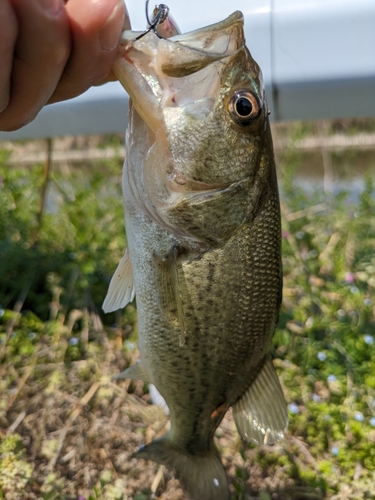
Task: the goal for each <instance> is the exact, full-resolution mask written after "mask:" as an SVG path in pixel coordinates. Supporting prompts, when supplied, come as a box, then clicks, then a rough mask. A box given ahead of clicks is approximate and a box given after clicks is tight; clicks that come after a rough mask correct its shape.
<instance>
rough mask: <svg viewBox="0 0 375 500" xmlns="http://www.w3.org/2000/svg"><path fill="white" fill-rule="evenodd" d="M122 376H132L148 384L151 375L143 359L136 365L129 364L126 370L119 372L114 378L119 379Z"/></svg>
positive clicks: (133, 378)
mask: <svg viewBox="0 0 375 500" xmlns="http://www.w3.org/2000/svg"><path fill="white" fill-rule="evenodd" d="M121 378H130V379H132V380H142V381H143V382H146V383H147V384H148V383H149V382H150V377H149V375H148V373H147V371H146V369H145V367H144V366H143V364H142V362H141V361H137V362H136V363H135V365H132V366H129V368H127V369H126V370H124V371H123V372H121V373H118V374H117V375H115V376H114V377H112V380H119V379H121Z"/></svg>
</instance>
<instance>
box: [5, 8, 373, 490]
mask: <svg viewBox="0 0 375 500" xmlns="http://www.w3.org/2000/svg"><path fill="white" fill-rule="evenodd" d="M127 3H128V6H129V11H130V15H131V18H132V19H133V25H134V28H135V29H143V26H144V24H145V22H144V19H145V15H144V11H143V9H140V8H139V2H138V1H136V0H129V1H128V2H127ZM168 5H169V7H170V8H171V12H172V14H173V15H174V17H175V18H176V19H177V20H178V22H179V25H180V27H181V28H182V30H183V31H186V30H190V29H195V28H198V27H200V26H203V25H206V24H210V23H212V22H216V21H219V20H221V19H222V18H224V17H225V16H227V15H229V14H230V13H231V12H232V11H233V10H235V9H237V10H242V11H243V12H244V15H245V27H246V38H247V44H248V46H249V48H250V50H251V52H252V53H253V55H254V57H255V58H256V60H257V61H258V62H259V64H260V65H261V67H262V69H263V72H264V79H265V83H266V87H267V92H268V101H269V106H270V109H271V111H272V114H271V118H272V119H273V122H272V131H273V138H274V147H275V154H276V159H277V166H278V176H279V186H280V193H281V206H282V224H283V233H282V236H283V265H284V300H283V305H282V310H281V316H280V321H279V325H278V328H277V331H276V334H275V336H274V342H273V347H272V355H273V357H274V361H275V365H276V367H277V370H278V373H279V376H280V380H281V383H282V386H283V389H284V392H285V397H286V400H287V403H288V408H289V414H290V426H289V431H288V434H287V436H286V439H285V440H284V441H283V442H282V443H280V444H278V445H277V446H274V447H272V448H270V447H255V446H252V445H249V444H243V443H241V441H240V439H239V437H238V435H237V433H236V430H235V428H234V424H233V422H232V418H231V414H230V413H229V414H228V416H227V417H226V419H225V420H224V422H223V424H222V425H221V426H220V428H219V429H218V431H217V439H218V444H219V447H220V449H221V451H222V454H223V462H224V465H225V468H226V470H227V473H228V476H229V480H230V484H231V492H232V499H233V500H245V499H247V500H249V499H261V500H270V499H271V498H272V499H274V498H275V499H281V500H284V499H289V498H290V499H321V498H334V499H343V500H344V499H352V498H353V499H364V498H375V486H374V485H375V216H374V215H375V193H374V174H375V53H374V50H373V47H374V46H375V30H374V26H375V4H374V3H373V2H372V1H371V0H367V1H366V0H358V1H357V2H355V3H354V2H352V1H343V0H341V1H340V2H339V1H336V0H329V1H328V0H327V1H325V2H323V1H319V0H314V1H313V0H306V1H305V2H303V3H301V2H297V1H292V0H273V1H271V0H269V1H263V0H262V1H260V0H254V1H252V2H251V3H250V2H248V1H247V0H246V1H245V0H238V1H237V2H233V3H232V4H230V5H228V2H226V1H225V2H224V1H216V2H215V3H213V2H212V7H211V8H210V3H209V2H206V3H205V6H204V8H203V7H202V5H201V2H200V3H199V2H198V1H196V0H190V2H189V6H188V7H189V8H186V5H185V6H184V5H183V4H182V3H181V2H177V0H171V1H170V2H169V3H168ZM126 113H127V97H126V94H125V92H124V91H123V90H122V89H121V87H120V86H119V85H117V84H110V85H107V86H104V87H101V88H96V89H92V90H91V91H89V92H88V93H86V94H85V95H84V96H81V97H80V98H77V99H73V100H71V101H69V102H66V103H60V104H57V105H53V106H48V107H47V108H45V109H44V110H43V111H42V113H41V114H40V115H39V116H38V117H37V119H36V120H35V121H34V122H33V123H32V124H30V125H28V126H26V127H24V128H23V129H21V130H20V131H16V132H11V133H0V499H2V498H4V499H10V500H12V499H16V500H19V499H21V500H29V499H30V500H33V499H43V500H73V499H74V500H78V499H80V500H91V499H105V500H111V499H119V500H125V499H134V500H149V499H151V498H155V497H157V498H162V499H165V500H172V499H173V500H182V499H183V495H182V492H181V490H180V489H179V487H178V482H177V481H176V480H174V479H173V475H172V474H171V473H170V472H169V471H166V470H165V469H164V468H163V467H159V466H157V465H155V464H146V463H145V462H142V461H135V460H133V459H131V454H132V452H133V451H134V450H135V449H136V447H137V446H139V445H141V444H144V443H145V442H149V441H150V440H152V439H154V438H155V437H157V436H159V435H161V434H163V433H165V431H166V429H167V428H168V421H167V417H166V416H165V414H164V413H163V411H162V410H160V409H159V408H158V407H155V406H154V405H151V404H150V398H149V394H148V387H147V385H145V384H143V383H142V382H133V381H132V382H131V381H129V380H125V381H121V382H117V383H114V382H112V381H111V377H112V376H113V375H115V374H116V373H118V371H121V370H123V369H125V367H126V366H128V365H129V364H132V363H134V361H135V359H136V358H137V356H138V353H137V347H136V343H137V322H136V308H135V307H136V304H135V302H134V303H133V304H131V305H128V306H127V307H126V309H125V310H123V311H117V312H115V313H111V314H108V315H104V314H103V312H102V310H101V304H102V302H103V300H104V297H105V295H106V292H107V287H108V284H109V281H110V279H111V277H112V274H113V272H114V270H115V269H116V267H117V264H118V262H119V260H120V259H121V257H122V255H123V252H124V249H125V247H126V235H125V231H124V225H123V205H122V193H121V170H122V164H123V160H124V157H125V154H126V153H125V150H124V146H123V134H124V130H125V127H126V122H127V118H126Z"/></svg>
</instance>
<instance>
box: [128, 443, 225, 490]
mask: <svg viewBox="0 0 375 500" xmlns="http://www.w3.org/2000/svg"><path fill="white" fill-rule="evenodd" d="M135 456H136V458H143V459H145V460H153V461H154V462H157V463H160V464H163V465H165V466H166V467H168V468H169V469H171V470H174V471H175V473H176V477H177V478H178V480H179V481H180V484H181V487H182V489H183V490H184V491H185V494H186V496H187V498H189V500H228V499H229V488H228V481H227V477H226V474H225V470H224V468H223V465H222V463H221V460H220V456H219V452H218V450H217V449H216V447H215V445H214V444H213V443H212V447H211V449H210V450H208V451H207V452H205V453H202V454H199V455H193V454H190V453H188V452H187V451H185V450H183V449H181V448H179V447H177V446H176V445H174V444H173V443H172V442H171V441H170V439H168V436H165V437H163V438H161V439H158V440H156V441H153V442H152V443H150V444H149V445H146V446H144V447H143V448H141V449H140V450H139V451H138V452H136V453H135Z"/></svg>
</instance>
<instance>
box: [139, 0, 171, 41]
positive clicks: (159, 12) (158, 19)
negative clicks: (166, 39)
mask: <svg viewBox="0 0 375 500" xmlns="http://www.w3.org/2000/svg"><path fill="white" fill-rule="evenodd" d="M148 3H149V0H146V19H147V24H148V25H149V27H148V28H147V29H146V30H145V31H144V32H143V33H141V34H140V35H139V36H137V38H136V40H139V39H140V38H143V37H144V36H145V35H147V33H149V32H150V31H153V32H154V33H155V35H156V36H157V37H158V38H163V37H162V36H160V35H159V33H158V32H157V27H158V25H159V24H161V23H163V22H164V21H165V20H166V19H167V17H168V14H169V7H168V6H167V5H165V4H163V3H161V4H160V5H156V6H155V9H154V12H153V17H152V19H151V21H150V17H149V15H148Z"/></svg>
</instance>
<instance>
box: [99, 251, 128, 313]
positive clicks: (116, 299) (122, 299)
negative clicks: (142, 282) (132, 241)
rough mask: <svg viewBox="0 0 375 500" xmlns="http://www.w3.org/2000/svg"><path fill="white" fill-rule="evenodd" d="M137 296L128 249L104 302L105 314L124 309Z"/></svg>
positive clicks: (113, 277)
mask: <svg viewBox="0 0 375 500" xmlns="http://www.w3.org/2000/svg"><path fill="white" fill-rule="evenodd" d="M134 296H135V289H134V277H133V267H132V264H131V261H130V257H129V252H128V249H126V250H125V254H124V256H123V258H122V259H121V261H120V263H119V265H118V266H117V269H116V271H115V273H114V275H113V276H112V279H111V282H110V284H109V288H108V292H107V296H106V298H105V300H104V302H103V306H102V307H103V311H104V312H105V313H109V312H113V311H117V310H118V309H123V308H124V307H125V306H126V304H128V303H129V302H131V301H132V300H133V299H134Z"/></svg>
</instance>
